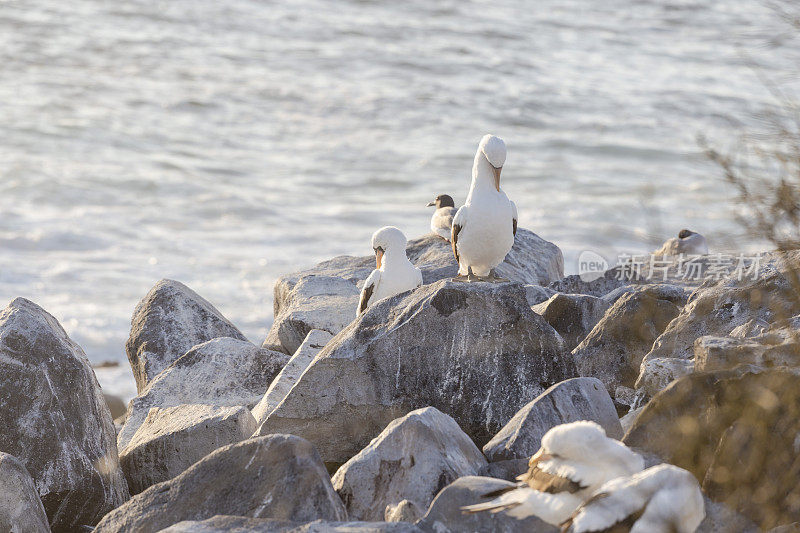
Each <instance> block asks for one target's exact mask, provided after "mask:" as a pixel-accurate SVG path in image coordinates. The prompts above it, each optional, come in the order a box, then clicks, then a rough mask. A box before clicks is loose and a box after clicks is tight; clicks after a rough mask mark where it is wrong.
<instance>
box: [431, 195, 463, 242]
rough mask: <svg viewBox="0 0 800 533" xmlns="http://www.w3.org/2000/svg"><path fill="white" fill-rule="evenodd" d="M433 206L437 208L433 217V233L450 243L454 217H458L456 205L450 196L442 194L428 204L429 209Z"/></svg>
mask: <svg viewBox="0 0 800 533" xmlns="http://www.w3.org/2000/svg"><path fill="white" fill-rule="evenodd" d="M433 206H436V211H434V212H433V216H432V217H431V231H432V232H434V233H435V234H436V235H438V236H439V237H441V238H442V239H444V240H446V241H448V242H449V241H450V233H451V232H452V231H453V217H454V216H456V204H455V203H454V202H453V199H452V198H451V197H450V195H448V194H440V195H439V196H437V197H436V199H435V200H434V201H433V202H431V203H429V204H428V207H433Z"/></svg>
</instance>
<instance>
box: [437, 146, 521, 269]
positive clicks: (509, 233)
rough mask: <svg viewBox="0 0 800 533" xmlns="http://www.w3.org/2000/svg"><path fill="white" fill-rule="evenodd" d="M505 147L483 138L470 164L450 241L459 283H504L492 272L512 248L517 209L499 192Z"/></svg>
mask: <svg viewBox="0 0 800 533" xmlns="http://www.w3.org/2000/svg"><path fill="white" fill-rule="evenodd" d="M505 161H506V145H505V143H504V142H503V140H502V139H500V138H499V137H495V136H494V135H485V136H484V137H483V139H481V142H480V144H479V145H478V151H477V153H476V154H475V162H474V163H473V165H472V185H471V186H470V189H469V196H467V201H466V202H465V203H464V205H463V207H461V208H460V209H459V210H458V212H457V213H456V216H455V218H454V219H453V231H452V233H451V237H450V242H451V243H452V246H453V253H454V254H455V256H456V261H458V274H459V275H458V277H457V278H456V279H457V280H459V281H464V280H466V281H480V280H484V281H505V280H501V279H500V278H498V277H497V275H496V274H495V273H494V268H495V267H496V266H497V265H499V264H500V263H501V262H502V261H503V259H505V257H506V254H507V253H508V252H509V251H510V250H511V247H512V246H513V245H514V237H515V236H516V234H517V206H516V205H514V202H512V201H511V200H509V199H508V197H507V196H506V193H504V192H503V191H502V189H500V171H501V170H502V169H503V164H504V163H505Z"/></svg>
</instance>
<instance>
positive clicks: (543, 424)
mask: <svg viewBox="0 0 800 533" xmlns="http://www.w3.org/2000/svg"><path fill="white" fill-rule="evenodd" d="M578 420H591V421H594V422H597V423H598V424H600V425H601V426H602V427H603V429H605V431H606V435H608V436H609V437H611V438H614V439H621V438H622V435H623V434H622V426H621V425H620V422H619V419H618V418H617V411H616V409H615V407H614V402H613V401H612V400H611V397H610V396H609V395H608V392H607V391H606V389H605V387H604V386H603V383H602V382H601V381H600V380H599V379H596V378H574V379H568V380H566V381H562V382H561V383H559V384H557V385H553V386H552V387H550V388H549V389H547V390H546V391H544V392H543V393H542V394H541V395H540V396H539V397H537V398H536V399H535V400H533V401H532V402H530V403H529V404H527V405H526V406H525V407H523V408H522V409H520V410H519V411H518V412H517V414H515V415H514V418H512V419H511V420H510V421H509V422H508V424H506V425H505V426H503V428H502V429H501V430H500V431H499V432H498V433H497V435H495V436H494V437H493V438H492V440H490V441H489V442H488V443H487V444H486V446H484V447H483V453H484V454H485V455H486V457H487V458H488V459H489V461H491V462H497V461H508V460H521V461H522V464H521V465H520V466H519V467H518V469H519V468H521V470H519V471H518V472H517V473H518V474H519V473H521V471H523V470H524V469H525V461H527V459H528V458H529V457H530V456H532V455H533V454H535V453H536V452H537V451H539V448H540V446H541V441H542V437H543V436H544V434H545V433H547V432H548V431H549V430H550V429H552V428H554V427H555V426H558V425H560V424H566V423H568V422H576V421H578Z"/></svg>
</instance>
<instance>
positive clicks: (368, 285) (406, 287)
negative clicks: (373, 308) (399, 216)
mask: <svg viewBox="0 0 800 533" xmlns="http://www.w3.org/2000/svg"><path fill="white" fill-rule="evenodd" d="M406 243H407V240H406V236H405V235H403V232H402V231H400V230H399V229H397V228H395V227H394V226H386V227H385V228H381V229H379V230H378V231H376V232H375V233H374V234H373V235H372V249H373V250H374V251H375V265H376V266H375V270H373V271H372V274H370V275H369V277H368V278H367V281H365V282H364V287H363V288H362V289H361V298H360V300H359V302H358V311H357V313H356V316H358V315H360V314H361V313H363V312H364V311H366V310H367V308H368V307H369V306H370V305H372V304H373V303H375V302H377V301H378V300H381V299H383V298H388V297H389V296H394V295H395V294H400V293H401V292H405V291H410V290H411V289H415V288H417V287H419V286H420V285H422V272H421V271H420V269H418V268H417V267H415V266H414V265H412V264H411V261H409V260H408V256H406Z"/></svg>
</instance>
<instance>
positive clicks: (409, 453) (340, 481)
mask: <svg viewBox="0 0 800 533" xmlns="http://www.w3.org/2000/svg"><path fill="white" fill-rule="evenodd" d="M484 465H486V458H484V457H483V454H481V452H480V450H479V449H478V448H477V447H476V446H475V444H473V442H472V441H471V440H470V439H469V437H468V436H467V435H466V434H465V433H464V432H463V431H461V428H459V427H458V424H456V421H455V420H453V419H452V418H451V417H449V416H447V415H446V414H444V413H442V412H441V411H439V410H438V409H435V408H433V407H426V408H424V409H418V410H416V411H412V412H410V413H408V414H407V415H406V416H404V417H402V418H399V419H397V420H394V421H393V422H392V423H391V424H389V425H388V426H387V427H386V429H385V430H383V431H382V432H381V434H380V435H378V436H377V437H375V439H374V440H373V441H372V442H371V443H370V444H369V446H367V447H366V448H364V449H363V450H361V452H359V453H358V455H356V456H355V457H353V458H352V459H350V460H349V461H347V462H346V463H345V464H344V465H342V467H341V468H339V470H338V471H337V472H336V474H335V475H334V476H333V479H332V482H333V488H334V489H336V492H338V493H339V496H341V498H342V501H344V503H345V506H346V507H347V513H348V516H349V517H350V518H352V519H356V520H368V521H376V520H383V519H384V518H385V516H386V511H387V508H389V507H391V508H395V507H396V506H397V505H398V504H399V503H400V502H402V501H407V502H409V503H408V504H406V505H405V508H409V507H411V506H413V507H415V508H416V509H420V510H422V511H423V512H424V510H425V509H427V508H428V505H430V503H431V501H433V498H434V496H436V494H437V493H438V492H439V491H440V490H442V489H443V488H444V487H445V486H446V485H448V484H450V483H451V482H453V481H455V480H456V479H457V478H459V477H462V476H469V475H475V474H476V473H477V472H478V471H479V470H480V469H481V468H482V467H483V466H484ZM394 510H395V511H397V510H396V509H394ZM389 511H390V512H391V510H389ZM420 516H422V513H420V514H419V515H418V516H414V517H413V520H409V521H411V522H414V521H416V519H418V518H420ZM407 518H411V517H407Z"/></svg>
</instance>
